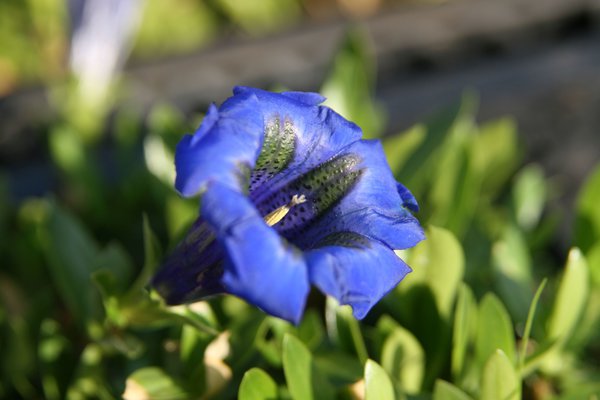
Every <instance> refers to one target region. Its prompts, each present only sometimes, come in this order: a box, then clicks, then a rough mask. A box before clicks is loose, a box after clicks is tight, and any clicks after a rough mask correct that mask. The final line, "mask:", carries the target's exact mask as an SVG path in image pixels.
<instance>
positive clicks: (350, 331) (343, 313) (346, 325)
mask: <svg viewBox="0 0 600 400" xmlns="http://www.w3.org/2000/svg"><path fill="white" fill-rule="evenodd" d="M325 313H326V315H325V318H326V322H327V330H328V333H329V337H330V338H331V339H332V340H333V341H334V342H336V343H337V344H338V345H339V346H340V347H341V348H342V349H344V350H346V351H348V352H349V353H351V354H356V355H357V356H358V358H359V360H361V362H363V363H364V362H366V361H367V358H368V354H367V348H366V346H365V342H364V339H363V336H362V333H361V330H360V325H359V323H358V321H357V320H356V318H354V316H353V315H352V309H351V308H350V306H346V305H345V306H340V305H339V304H338V302H337V301H336V300H335V299H334V298H333V297H327V303H326V310H325Z"/></svg>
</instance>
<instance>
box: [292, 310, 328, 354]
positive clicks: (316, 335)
mask: <svg viewBox="0 0 600 400" xmlns="http://www.w3.org/2000/svg"><path fill="white" fill-rule="evenodd" d="M297 335H298V338H299V339H300V340H302V342H303V343H304V344H305V345H306V346H307V347H308V348H309V349H315V348H316V347H317V346H318V345H319V344H321V342H322V341H323V338H324V337H325V329H324V327H323V323H322V322H321V317H320V316H319V315H318V313H317V312H316V311H315V310H307V311H306V313H305V314H304V317H303V318H302V322H300V326H299V327H298V330H297Z"/></svg>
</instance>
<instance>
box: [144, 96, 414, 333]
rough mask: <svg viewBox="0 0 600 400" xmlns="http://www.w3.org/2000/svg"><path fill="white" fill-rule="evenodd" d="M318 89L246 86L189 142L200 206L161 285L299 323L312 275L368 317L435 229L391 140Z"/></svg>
mask: <svg viewBox="0 0 600 400" xmlns="http://www.w3.org/2000/svg"><path fill="white" fill-rule="evenodd" d="M323 100H324V98H323V97H322V96H320V95H318V94H315V93H301V92H285V93H271V92H266V91H262V90H258V89H252V88H246V87H238V88H235V89H234V95H233V96H232V97H230V98H229V99H228V100H226V101H225V102H224V103H223V104H222V105H221V107H219V108H218V109H217V108H216V107H215V106H214V105H213V106H211V107H210V108H209V110H208V113H207V115H206V117H205V118H204V121H203V123H202V125H201V126H200V128H199V129H198V131H196V133H195V134H193V135H187V136H185V137H184V138H183V139H182V141H181V142H180V143H179V145H178V146H177V151H176V156H175V165H176V170H177V178H176V181H175V187H176V189H177V190H178V191H179V192H180V193H181V194H182V195H183V196H185V197H190V196H196V195H200V199H201V200H200V203H201V204H200V216H199V218H198V219H197V220H196V222H195V223H194V225H193V226H192V228H191V229H190V231H189V232H188V234H187V236H186V237H185V239H184V240H183V241H182V243H180V244H179V246H178V247H177V248H176V249H175V251H174V252H173V254H172V255H171V256H170V257H169V258H168V259H167V260H166V262H165V264H164V265H163V268H162V269H161V270H160V271H159V272H158V273H157V275H156V276H155V277H154V279H153V281H152V285H153V286H154V288H156V290H157V291H158V293H160V294H161V295H162V297H163V298H164V299H165V301H166V302H167V303H168V304H181V303H185V302H191V301H195V300H199V299H202V298H205V297H207V296H211V295H214V294H218V293H231V294H234V295H236V296H239V297H241V298H243V299H245V300H246V301H248V302H249V303H252V304H254V305H256V306H258V307H260V308H261V309H263V310H264V311H265V312H267V313H269V314H272V315H275V316H278V317H280V318H283V319H286V320H289V321H292V322H295V323H298V322H299V321H300V319H301V317H302V313H303V310H304V306H305V302H306V298H307V296H308V293H309V291H310V287H311V284H313V285H315V286H316V287H317V288H319V289H320V290H321V291H322V292H324V293H326V294H327V295H330V296H333V297H335V298H336V299H337V300H338V301H339V302H340V303H341V304H349V305H350V306H352V309H353V313H354V316H355V317H356V318H363V317H364V316H365V315H366V314H367V312H368V311H369V310H370V309H371V307H373V305H374V304H375V303H376V302H377V301H379V299H381V298H382V297H383V296H384V295H385V294H386V293H387V292H388V291H390V290H391V289H392V288H394V286H396V285H397V284H398V282H399V281H400V280H402V279H403V278H404V276H405V275H406V274H407V273H408V272H410V268H409V267H408V266H407V265H406V264H405V263H404V262H403V261H402V260H401V259H400V258H399V257H398V256H397V255H396V254H395V253H394V250H397V249H406V248H409V247H412V246H414V245H415V244H417V243H418V242H419V241H421V240H422V239H423V238H424V235H423V231H422V228H421V226H420V225H419V222H418V221H417V220H416V219H415V218H414V217H413V216H412V214H411V213H410V211H409V210H411V211H417V210H418V206H417V203H416V201H415V199H414V197H413V196H412V195H411V193H410V192H409V191H408V190H407V189H406V188H405V187H404V186H402V185H401V184H399V183H397V182H396V181H395V180H394V178H393V176H392V173H391V171H390V169H389V166H388V165H387V162H386V160H385V156H384V153H383V150H382V147H381V144H380V142H379V141H376V140H361V135H362V132H361V130H360V128H358V127H357V126H356V125H355V124H353V123H351V122H349V121H347V120H345V119H344V118H342V117H341V116H340V115H339V114H337V113H335V112H334V111H332V110H331V109H330V108H328V107H324V106H319V104H320V103H322V102H323Z"/></svg>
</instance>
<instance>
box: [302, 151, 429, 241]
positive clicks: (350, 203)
mask: <svg viewBox="0 0 600 400" xmlns="http://www.w3.org/2000/svg"><path fill="white" fill-rule="evenodd" d="M344 152H349V153H354V154H357V155H359V156H360V157H361V162H360V163H359V164H358V165H357V166H356V167H355V168H357V169H361V170H362V173H361V176H360V178H359V179H358V180H357V182H356V184H355V185H354V186H353V187H352V189H351V190H350V191H349V192H348V193H346V195H345V196H344V197H343V198H342V199H341V200H340V201H339V202H338V203H337V204H336V205H335V206H334V207H332V208H331V209H330V210H329V211H328V212H327V213H326V214H325V215H324V216H323V217H322V218H320V219H319V220H318V221H317V223H315V224H314V225H313V226H312V227H311V228H309V229H308V230H306V231H305V232H303V236H304V237H299V238H297V240H298V241H299V243H302V247H303V248H311V247H314V246H317V245H318V244H319V242H320V241H321V240H322V238H323V237H324V236H325V235H328V234H330V233H331V232H355V233H358V234H361V235H365V236H368V237H370V238H373V239H376V240H379V241H381V242H383V243H384V244H385V245H387V246H388V247H389V248H392V249H397V250H399V249H406V248H409V247H412V246H414V245H416V244H417V243H418V242H420V241H421V240H423V239H424V238H425V235H424V233H423V229H422V228H421V226H420V224H419V222H418V221H417V219H416V218H415V217H413V216H412V214H411V213H410V212H409V211H407V210H406V208H405V207H404V206H405V204H406V203H405V199H403V198H402V197H401V196H400V194H399V193H398V191H396V190H394V189H395V188H396V184H397V183H396V181H395V179H394V177H393V175H392V172H391V171H390V168H389V166H388V164H387V161H386V159H385V155H384V153H383V149H382V147H381V143H380V142H379V141H376V140H368V141H367V140H361V141H359V142H355V143H353V144H352V145H350V146H348V147H347V148H346V149H344Z"/></svg>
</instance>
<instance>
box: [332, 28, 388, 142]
mask: <svg viewBox="0 0 600 400" xmlns="http://www.w3.org/2000/svg"><path fill="white" fill-rule="evenodd" d="M374 77H375V66H374V59H373V57H372V56H371V55H370V53H369V46H368V43H367V38H366V36H365V35H364V34H363V32H361V31H358V30H352V31H350V32H348V34H347V36H346V38H345V40H344V43H343V44H342V47H341V50H339V51H338V52H337V54H336V56H335V60H334V64H333V69H332V70H331V72H330V74H329V77H328V78H326V79H325V83H324V84H323V86H322V87H321V93H322V94H323V95H324V96H325V97H326V98H327V101H326V102H325V104H326V105H327V106H329V107H331V108H332V109H334V110H336V112H338V113H339V114H341V115H342V116H344V117H345V118H347V119H348V120H350V121H353V122H354V123H356V124H357V125H358V126H360V127H361V128H362V130H363V133H364V136H365V137H367V138H372V137H376V136H379V135H380V134H381V130H382V128H383V123H384V115H383V112H382V110H381V108H380V107H379V105H378V104H377V103H375V100H374V98H373V91H374Z"/></svg>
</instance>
